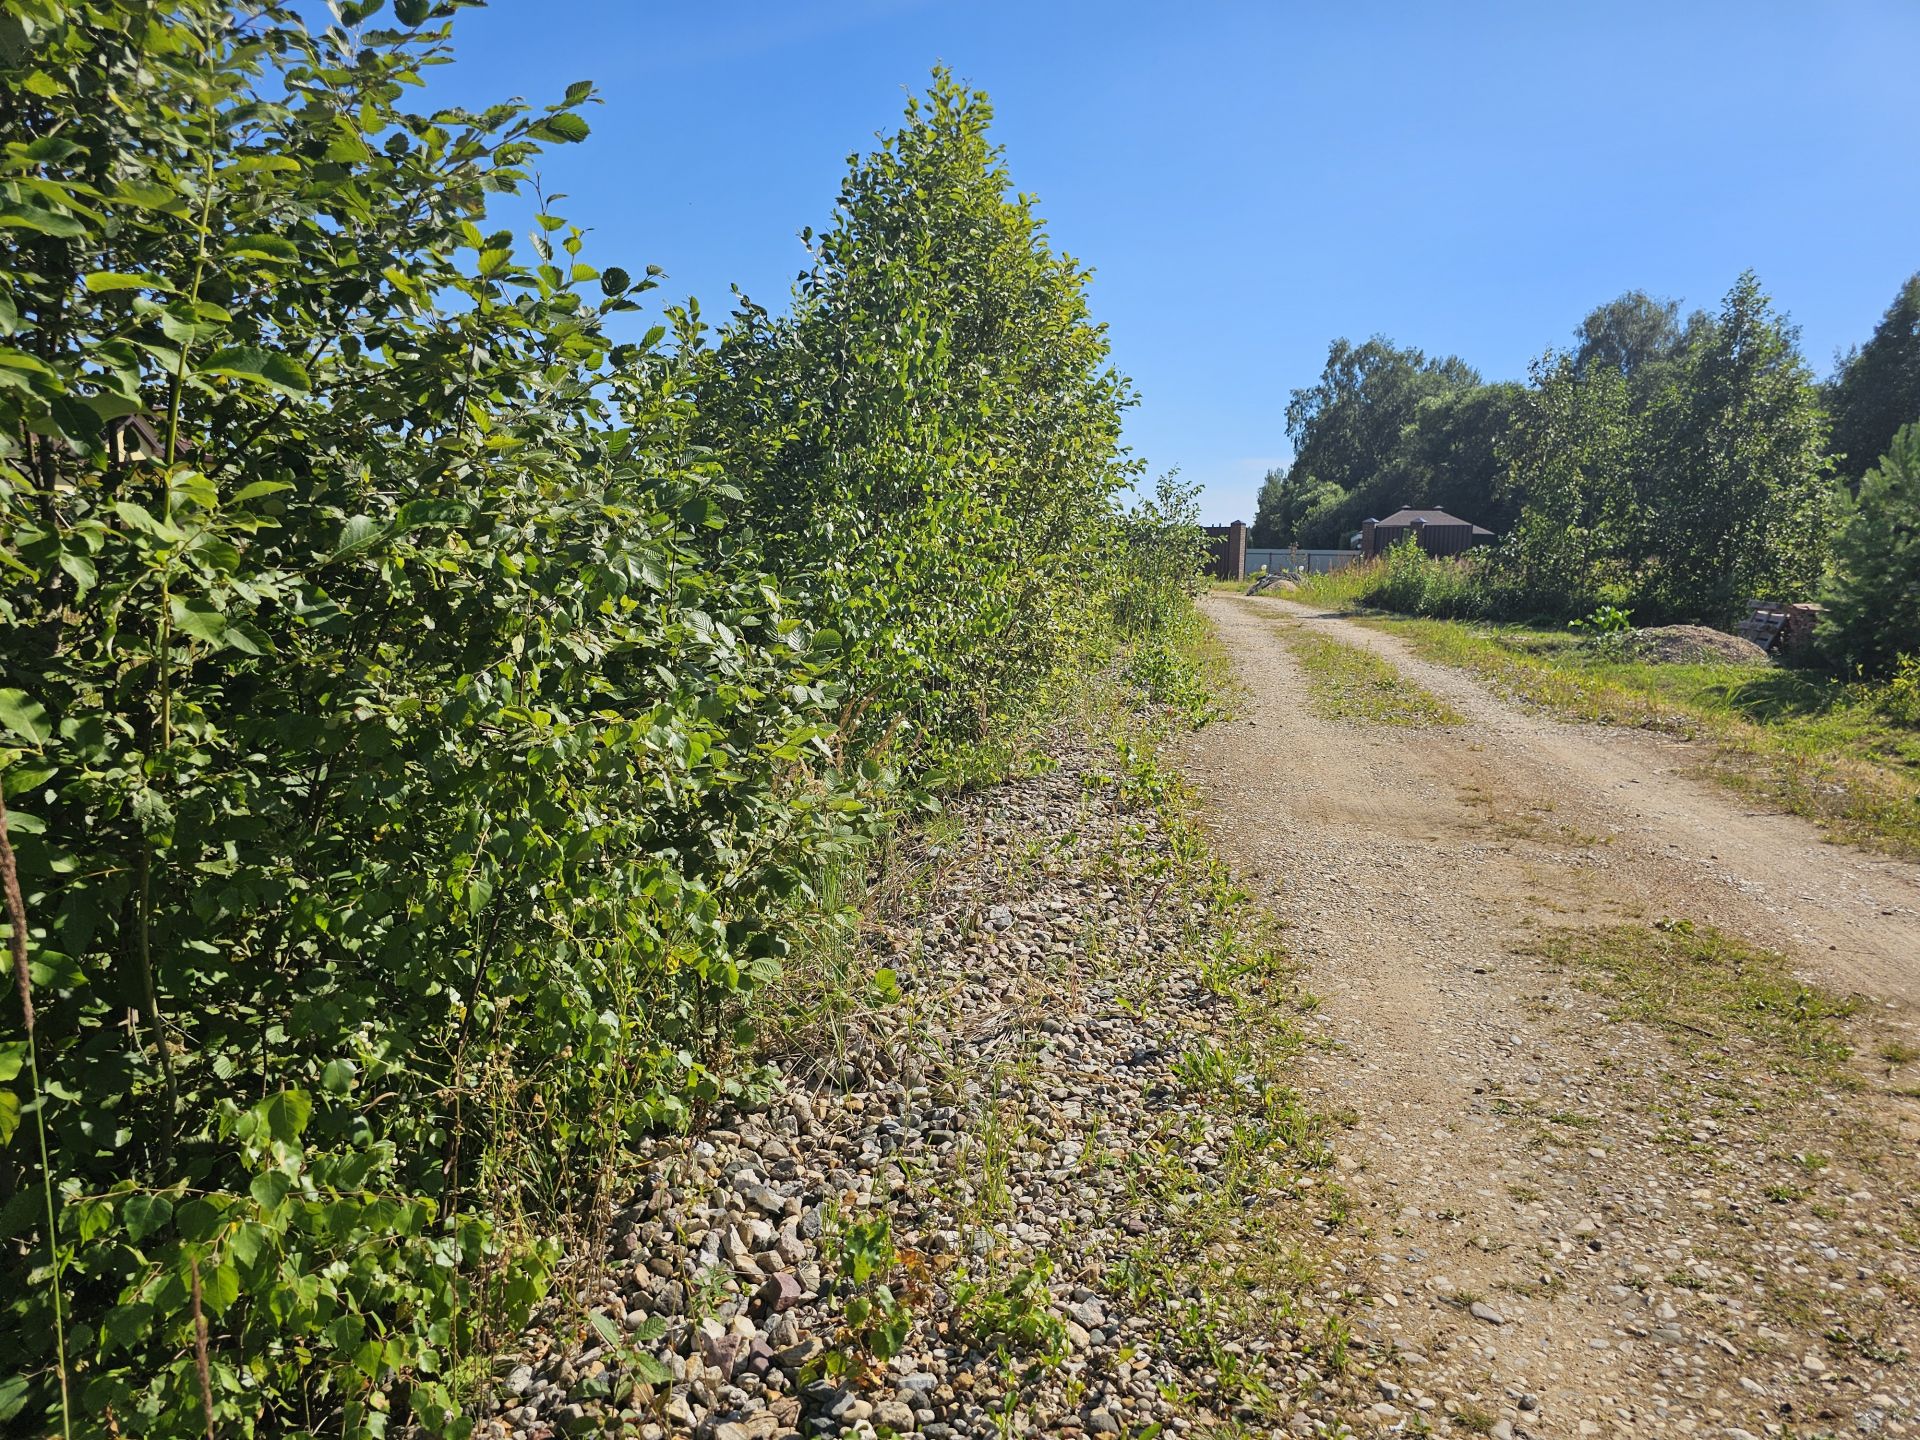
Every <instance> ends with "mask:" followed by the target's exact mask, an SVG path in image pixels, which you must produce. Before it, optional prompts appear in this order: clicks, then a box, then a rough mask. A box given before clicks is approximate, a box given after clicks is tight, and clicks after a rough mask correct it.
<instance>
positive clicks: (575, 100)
mask: <svg viewBox="0 0 1920 1440" xmlns="http://www.w3.org/2000/svg"><path fill="white" fill-rule="evenodd" d="M592 94H593V81H591V80H576V81H574V82H573V84H571V85H569V86H567V99H566V103H567V104H569V105H578V104H580V103H581V102H582V101H583V100H585V99H587V97H588V96H590V95H592Z"/></svg>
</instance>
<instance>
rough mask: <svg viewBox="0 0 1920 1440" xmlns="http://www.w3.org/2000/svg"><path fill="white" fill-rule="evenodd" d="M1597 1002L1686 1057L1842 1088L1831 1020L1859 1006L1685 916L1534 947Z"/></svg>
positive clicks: (1841, 1060)
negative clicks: (1660, 1034) (1756, 1064)
mask: <svg viewBox="0 0 1920 1440" xmlns="http://www.w3.org/2000/svg"><path fill="white" fill-rule="evenodd" d="M1542 951H1543V953H1544V954H1545V956H1546V957H1547V958H1548V959H1549V960H1551V961H1553V962H1555V963H1557V964H1561V965H1564V966H1567V967H1569V968H1571V969H1573V970H1574V971H1576V972H1577V976H1578V983H1579V984H1580V985H1581V986H1582V988H1584V989H1588V990H1592V991H1594V992H1596V993H1598V994H1600V995H1602V996H1604V997H1605V998H1606V1000H1607V1002H1608V1009H1609V1014H1610V1017H1611V1018H1612V1019H1614V1020H1633V1021H1639V1022H1640V1023H1642V1024H1647V1025H1651V1026H1653V1027H1655V1028H1656V1029H1659V1030H1662V1031H1664V1032H1666V1034H1667V1035H1668V1036H1669V1037H1670V1038H1671V1039H1672V1040H1673V1041H1674V1043H1675V1044H1676V1045H1677V1046H1678V1047H1679V1048H1680V1049H1681V1050H1682V1051H1684V1052H1686V1053H1687V1054H1688V1055H1690V1056H1692V1057H1695V1058H1701V1059H1712V1060H1714V1061H1734V1062H1736V1063H1737V1062H1739V1061H1741V1060H1743V1059H1757V1060H1758V1061H1760V1062H1761V1063H1763V1064H1764V1065H1766V1066H1767V1068H1769V1069H1771V1070H1773V1071H1775V1072H1777V1073H1779V1074H1783V1075H1788V1076H1792V1077H1797V1078H1800V1079H1804V1080H1813V1081H1820V1082H1823V1083H1845V1082H1847V1081H1848V1080H1849V1079H1850V1076H1849V1073H1848V1071H1847V1069H1846V1066H1847V1061H1848V1060H1849V1059H1850V1058H1851V1056H1852V1054H1853V1048H1852V1046H1850V1045H1849V1044H1848V1043H1847V1040H1846V1037H1845V1035H1844V1033H1843V1032H1842V1029H1841V1025H1840V1022H1841V1021H1843V1020H1845V1019H1846V1018H1847V1017H1849V1016H1851V1015H1853V1014H1854V1013H1855V1012H1856V1011H1857V1010H1858V1009H1859V1006H1860V1002H1859V1001H1858V1000H1855V999H1850V998H1843V997H1841V996H1836V995H1832V994H1829V993H1828V992H1826V991H1824V990H1820V989H1817V988H1815V987H1814V986H1811V985H1808V984H1806V983H1805V982H1803V981H1802V980H1800V979H1798V978H1797V977H1796V976H1795V975H1794V974H1793V972H1792V970H1791V969H1790V968H1789V966H1788V964H1787V960H1786V957H1785V956H1782V955H1779V954H1777V953H1775V952H1774V951H1771V950H1763V949H1760V948H1758V947H1756V946H1753V945H1749V944H1747V943H1746V942H1745V941H1743V940H1738V939H1736V938H1734V937H1733V936H1730V935H1726V934H1723V933H1722V932H1720V931H1718V930H1714V929H1711V928H1708V927H1705V926H1701V927H1696V926H1694V925H1693V924H1692V923H1691V922H1690V921H1686V920H1664V921H1660V922H1658V923H1657V924H1654V925H1650V926H1641V925H1618V926H1611V927H1608V928H1606V929H1601V930H1583V931H1567V932H1562V933H1560V934H1557V935H1554V936H1551V937H1549V938H1548V939H1547V941H1546V942H1545V943H1544V945H1543V946H1542Z"/></svg>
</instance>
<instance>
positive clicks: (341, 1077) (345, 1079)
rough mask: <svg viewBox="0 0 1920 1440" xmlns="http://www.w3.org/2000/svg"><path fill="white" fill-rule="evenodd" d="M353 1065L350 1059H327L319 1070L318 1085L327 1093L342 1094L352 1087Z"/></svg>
mask: <svg viewBox="0 0 1920 1440" xmlns="http://www.w3.org/2000/svg"><path fill="white" fill-rule="evenodd" d="M353 1073H354V1066H353V1062H352V1061H351V1060H329V1061H328V1062H327V1068H326V1069H325V1070H322V1071H321V1072H320V1085H321V1088H322V1089H324V1090H325V1091H326V1092H327V1093H328V1094H329V1095H344V1094H346V1093H347V1091H349V1090H351V1089H352V1088H353Z"/></svg>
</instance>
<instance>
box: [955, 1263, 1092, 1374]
mask: <svg viewBox="0 0 1920 1440" xmlns="http://www.w3.org/2000/svg"><path fill="white" fill-rule="evenodd" d="M1052 1274H1053V1261H1052V1259H1051V1258H1050V1257H1049V1256H1046V1255H1041V1256H1039V1257H1037V1258H1036V1259H1035V1260H1034V1261H1033V1263H1032V1264H1030V1265H1026V1266H1023V1267H1021V1268H1020V1269H1019V1270H1016V1271H1015V1272H1014V1273H1013V1275H1012V1276H1011V1277H1009V1278H1008V1279H1006V1280H1004V1281H1001V1282H999V1283H997V1284H996V1283H992V1282H986V1281H974V1280H961V1281H959V1282H957V1283H956V1284H955V1285H954V1286H953V1289H952V1292H951V1293H952V1296H953V1311H954V1324H955V1325H956V1326H957V1327H958V1328H959V1330H960V1331H961V1333H963V1334H965V1335H969V1336H971V1337H972V1338H973V1339H974V1340H975V1341H976V1342H977V1343H978V1344H980V1345H981V1346H982V1347H983V1348H986V1349H997V1350H999V1351H1001V1352H1002V1353H1003V1354H1004V1353H1006V1352H1008V1351H1015V1352H1018V1353H1019V1354H1021V1355H1024V1356H1027V1357H1029V1358H1030V1359H1031V1361H1032V1362H1033V1363H1034V1364H1037V1365H1041V1366H1045V1367H1048V1368H1052V1367H1054V1366H1057V1365H1059V1364H1060V1363H1061V1362H1062V1361H1064V1360H1065V1359H1066V1358H1067V1327H1066V1322H1064V1321H1063V1320H1062V1319H1061V1318H1060V1317H1059V1316H1058V1315H1056V1314H1055V1313H1054V1311H1053V1297H1052V1295H1051V1294H1050V1293H1049V1291H1048V1289H1047V1282H1048V1280H1049V1278H1050V1277H1051V1276H1052Z"/></svg>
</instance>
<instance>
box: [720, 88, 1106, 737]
mask: <svg viewBox="0 0 1920 1440" xmlns="http://www.w3.org/2000/svg"><path fill="white" fill-rule="evenodd" d="M992 114H993V112H992V108H991V107H990V106H989V104H988V103H987V97H986V96H985V95H984V94H982V93H980V92H978V91H970V90H967V89H965V88H964V87H962V86H960V85H959V84H957V83H955V82H954V80H953V79H952V78H951V77H950V76H948V75H947V74H945V73H944V72H936V74H935V77H934V84H933V87H932V89H931V91H930V92H929V94H928V95H927V96H926V97H925V98H924V99H915V100H914V101H912V102H911V103H910V105H909V107H908V113H907V118H906V123H905V124H904V125H903V126H902V127H901V129H900V130H899V131H898V132H897V133H896V134H894V135H893V136H892V137H891V138H890V139H888V140H887V142H886V143H885V145H884V146H882V148H881V149H880V150H878V151H877V152H875V153H873V154H871V155H868V156H865V157H856V158H855V159H854V161H853V162H852V166H851V173H850V174H849V175H848V177H847V180H846V183H845V185H844V186H843V187H842V189H841V192H840V196H839V203H838V205H837V206H836V208H835V211H834V218H833V223H832V225H831V226H830V227H829V228H828V229H827V230H826V231H825V233H823V234H820V235H818V236H813V235H811V234H809V237H808V238H809V239H810V240H811V241H812V244H813V254H812V256H811V260H812V264H811V265H810V267H809V269H808V270H807V272H806V274H805V276H804V278H803V279H802V280H801V282H800V285H799V287H798V288H797V290H796V292H795V295H794V297H793V305H792V310H791V314H790V315H787V316H783V317H774V316H772V315H770V314H769V313H768V312H767V311H766V310H765V309H763V308H761V307H759V306H757V305H753V304H747V305H745V306H743V307H742V308H741V310H740V311H739V312H738V313H737V314H736V315H735V316H734V318H733V321H732V323H731V324H729V325H728V326H727V327H726V329H725V330H724V331H723V332H722V334H721V336H720V339H719V343H718V345H717V346H716V347H715V348H713V349H712V350H710V351H707V352H705V353H703V354H701V355H700V357H699V361H698V366H697V382H698V390H699V399H700V417H701V418H700V433H701V436H702V438H703V440H704V441H705V442H706V443H707V444H708V445H709V446H710V447H711V448H712V449H713V450H714V451H715V452H716V453H717V454H718V455H720V456H721V457H722V458H723V460H724V462H725V464H726V466H727V469H728V471H729V474H730V475H732V476H733V477H734V478H735V479H736V481H737V483H738V484H740V486H741V487H742V488H743V489H744V490H745V491H746V494H747V500H748V509H749V511H750V512H751V513H752V514H754V515H755V516H756V517H757V519H758V522H759V525H760V528H761V538H762V540H763V542H764V544H765V547H766V554H767V557H768V561H769V563H770V564H771V565H772V566H773V567H774V568H775V570H776V571H777V572H778V573H779V575H780V576H781V577H782V579H783V580H785V581H787V582H788V583H789V584H790V585H791V586H792V587H794V588H795V589H797V590H798V591H800V592H801V593H803V594H804V595H806V596H807V597H809V602H810V606H811V610H812V613H814V614H815V615H816V616H830V617H832V623H833V624H834V625H835V626H836V627H839V628H840V629H841V630H842V631H843V632H844V633H845V634H846V635H847V639H848V644H847V650H846V655H845V672H846V675H847V677H848V680H849V682H850V683H851V684H852V686H853V688H854V690H855V691H856V692H857V693H858V694H859V695H860V696H861V697H862V699H863V701H865V702H868V705H869V708H868V709H866V710H865V711H863V713H862V714H861V715H860V716H859V717H858V718H859V732H860V733H861V734H862V735H871V734H873V733H875V732H876V731H877V730H889V731H890V730H892V729H893V728H894V727H896V726H898V725H899V724H901V723H902V722H905V723H906V729H905V732H904V733H905V735H906V736H908V737H910V739H911V742H912V743H913V744H914V745H916V746H919V747H923V749H924V754H923V755H921V756H919V757H914V758H917V759H920V760H922V761H925V762H930V763H944V762H945V761H947V760H948V759H950V758H951V756H952V753H953V750H954V748H955V747H956V746H964V745H967V744H969V743H973V742H977V741H979V740H981V739H983V738H985V736H986V734H987V732H988V729H989V728H990V726H991V724H992V723H993V721H994V719H995V717H996V715H1004V713H1005V711H1006V710H1007V709H1008V708H1009V707H1013V708H1018V707H1019V706H1020V705H1021V704H1022V703H1024V702H1025V701H1026V700H1027V699H1028V698H1030V697H1031V696H1033V695H1034V694H1035V692H1036V691H1037V689H1038V688H1039V687H1040V686H1041V684H1042V683H1043V682H1044V681H1045V680H1046V679H1047V678H1048V677H1049V676H1050V675H1052V674H1053V673H1054V672H1055V670H1056V669H1057V668H1058V666H1059V665H1060V663H1061V661H1062V659H1063V657H1065V656H1066V655H1068V654H1070V653H1072V652H1073V649H1074V648H1075V646H1076V644H1077V642H1078V641H1079V640H1080V639H1081V638H1083V636H1084V633H1085V629H1086V625H1087V623H1088V622H1089V620H1090V619H1091V617H1092V615H1093V613H1094V612H1093V609H1092V608H1091V606H1092V602H1093V601H1094V600H1096V599H1097V596H1098V593H1099V587H1098V586H1097V585H1093V584H1089V583H1088V582H1089V580H1090V579H1091V578H1092V575H1093V573H1094V570H1095V567H1096V565H1097V563H1098V557H1099V556H1100V555H1102V554H1103V553H1104V552H1105V551H1106V549H1107V545H1106V542H1107V538H1108V537H1107V535H1106V533H1105V531H1104V529H1103V527H1100V526H1098V525H1095V524H1093V523H1091V520H1090V517H1094V516H1098V515H1100V514H1102V513H1104V511H1105V510H1106V508H1107V503H1108V501H1109V499H1110V498H1111V497H1112V496H1113V495H1114V494H1115V492H1116V491H1117V490H1118V489H1119V488H1120V487H1121V486H1122V485H1124V484H1125V483H1126V482H1127V481H1128V480H1129V479H1130V478H1131V477H1132V473H1133V472H1132V469H1131V467H1130V466H1128V465H1126V464H1125V463H1123V462H1122V460H1121V459H1120V455H1119V449H1118V446H1119V428H1120V414H1121V411H1122V409H1123V408H1124V407H1125V406H1127V405H1129V404H1131V391H1130V387H1129V386H1128V384H1127V382H1126V381H1125V380H1124V379H1122V378H1121V377H1120V376H1118V375H1116V374H1115V373H1114V372H1113V370H1112V369H1111V368H1110V367H1109V366H1108V364H1107V340H1106V334H1105V330H1104V327H1102V326H1100V325H1097V324H1095V323H1094V322H1093V321H1092V319H1091V318H1090V315H1089V312H1088V308H1087V296H1086V287H1087V281H1088V279H1089V275H1088V272H1087V271H1086V270H1085V269H1084V268H1082V267H1081V266H1080V265H1079V264H1078V263H1077V262H1076V261H1074V260H1073V259H1072V258H1071V257H1068V256H1063V255H1058V254H1055V253H1054V252H1053V251H1052V250H1051V249H1050V247H1049V246H1048V244H1047V240H1046V234H1045V230H1044V228H1043V226H1042V223H1041V221H1040V219H1039V217H1038V216H1037V215H1036V214H1035V213H1034V210H1033V205H1032V201H1031V199H1030V197H1027V196H1022V195H1019V194H1017V193H1015V192H1014V190H1013V186H1012V182H1011V180H1010V179H1009V177H1008V174H1007V171H1006V168H1005V164H1004V161H1003V157H1002V156H1001V153H1000V151H999V150H998V148H997V147H995V146H993V145H992V144H991V143H990V141H989V140H988V138H987V127H988V124H989V122H990V121H991V119H992Z"/></svg>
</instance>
